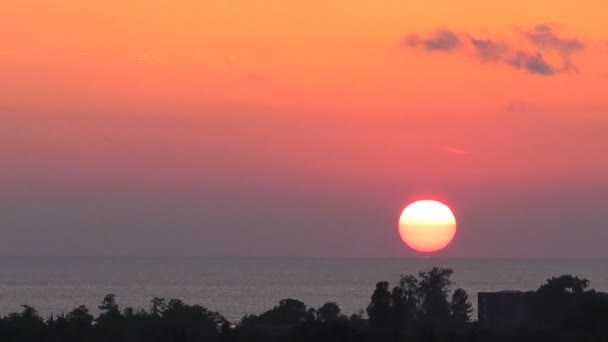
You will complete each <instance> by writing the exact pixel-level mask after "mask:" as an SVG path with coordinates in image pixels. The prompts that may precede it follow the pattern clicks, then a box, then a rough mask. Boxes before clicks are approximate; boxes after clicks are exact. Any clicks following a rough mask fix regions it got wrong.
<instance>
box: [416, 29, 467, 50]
mask: <svg viewBox="0 0 608 342" xmlns="http://www.w3.org/2000/svg"><path fill="white" fill-rule="evenodd" d="M461 43H462V42H461V41H460V38H458V36H457V35H456V34H455V33H454V32H451V31H447V30H438V31H437V32H435V34H434V35H432V36H431V37H427V38H420V37H419V36H418V35H415V34H412V35H409V36H408V37H407V38H406V39H405V44H406V45H407V46H409V47H414V48H415V47H421V48H423V49H425V50H427V51H452V50H455V49H456V48H457V47H458V46H459V45H460V44H461Z"/></svg>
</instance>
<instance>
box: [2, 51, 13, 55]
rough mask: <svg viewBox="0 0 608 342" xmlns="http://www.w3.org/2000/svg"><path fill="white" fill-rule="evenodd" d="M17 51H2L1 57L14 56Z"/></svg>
mask: <svg viewBox="0 0 608 342" xmlns="http://www.w3.org/2000/svg"><path fill="white" fill-rule="evenodd" d="M14 53H15V51H13V50H0V55H12V54H14Z"/></svg>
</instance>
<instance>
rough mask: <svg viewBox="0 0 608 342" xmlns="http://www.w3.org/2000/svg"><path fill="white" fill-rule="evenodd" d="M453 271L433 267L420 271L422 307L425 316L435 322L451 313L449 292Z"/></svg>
mask: <svg viewBox="0 0 608 342" xmlns="http://www.w3.org/2000/svg"><path fill="white" fill-rule="evenodd" d="M453 272H454V271H452V270H451V269H449V268H439V267H433V268H432V269H431V270H430V271H427V272H419V273H418V274H419V276H420V285H419V289H420V300H421V303H420V305H421V309H422V313H423V314H424V316H425V318H426V319H428V320H430V321H433V322H441V321H444V320H445V319H447V318H448V317H449V315H450V307H449V304H448V292H449V290H450V286H451V285H452V281H451V280H450V277H451V276H452V273H453Z"/></svg>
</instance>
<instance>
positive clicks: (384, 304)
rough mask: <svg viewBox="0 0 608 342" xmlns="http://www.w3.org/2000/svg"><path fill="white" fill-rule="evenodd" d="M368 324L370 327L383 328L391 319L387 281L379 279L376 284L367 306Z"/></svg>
mask: <svg viewBox="0 0 608 342" xmlns="http://www.w3.org/2000/svg"><path fill="white" fill-rule="evenodd" d="M367 316H368V317H369V326H370V327H371V328H372V329H376V330H380V329H385V328H386V327H387V326H388V325H389V324H390V319H391V294H390V292H389V291H388V282H386V281H381V282H379V283H377V284H376V289H375V290H374V293H373V294H372V298H371V302H370V303H369V305H368V306H367Z"/></svg>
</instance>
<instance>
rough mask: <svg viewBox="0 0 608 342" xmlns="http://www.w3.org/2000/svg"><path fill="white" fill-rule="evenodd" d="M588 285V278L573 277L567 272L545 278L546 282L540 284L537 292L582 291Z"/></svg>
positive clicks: (561, 292) (575, 292)
mask: <svg viewBox="0 0 608 342" xmlns="http://www.w3.org/2000/svg"><path fill="white" fill-rule="evenodd" d="M588 286H589V280H587V279H584V278H582V279H581V278H579V277H573V276H571V275H569V274H567V275H562V276H559V277H557V278H556V277H551V278H549V279H547V283H546V284H543V285H541V286H540V288H539V289H538V291H537V292H538V293H539V294H563V293H573V294H577V293H583V292H584V291H585V290H586V289H587V287H588Z"/></svg>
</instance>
